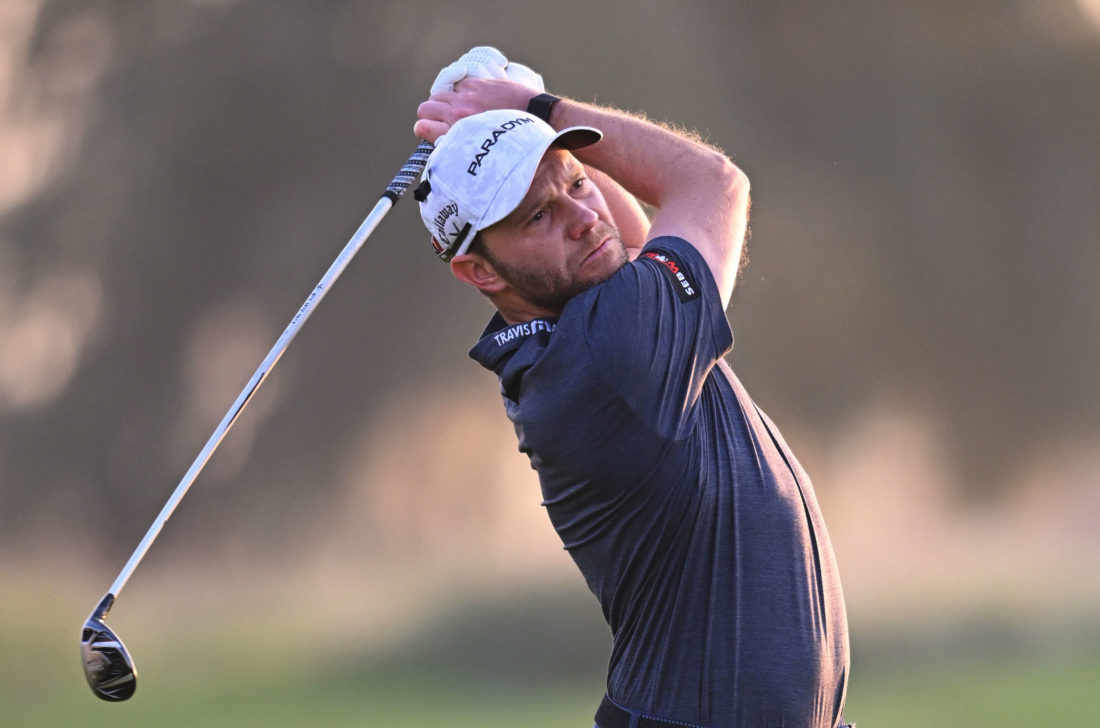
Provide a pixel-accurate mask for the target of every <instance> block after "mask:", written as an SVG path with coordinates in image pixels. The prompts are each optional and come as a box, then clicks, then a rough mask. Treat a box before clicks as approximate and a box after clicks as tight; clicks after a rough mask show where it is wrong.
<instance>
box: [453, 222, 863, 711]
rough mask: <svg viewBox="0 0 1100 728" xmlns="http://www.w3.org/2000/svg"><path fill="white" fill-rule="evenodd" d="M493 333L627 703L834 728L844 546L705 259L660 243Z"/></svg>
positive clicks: (681, 245) (485, 345)
mask: <svg viewBox="0 0 1100 728" xmlns="http://www.w3.org/2000/svg"><path fill="white" fill-rule="evenodd" d="M523 327H525V328H523ZM493 333H495V334H496V335H495V336H494V335H493ZM493 333H490V334H489V335H487V336H486V337H485V338H483V339H482V341H481V342H480V343H479V344H478V346H477V347H475V349H474V351H473V352H472V355H473V356H474V358H475V359H478V360H479V361H481V362H482V363H483V364H485V365H486V366H488V367H489V368H491V369H493V370H494V371H496V372H497V373H498V375H500V376H501V383H502V390H503V395H504V398H505V404H506V406H507V409H508V414H509V417H510V418H512V420H513V422H514V423H515V425H516V430H517V433H518V435H519V438H520V449H521V450H523V451H524V452H526V453H527V454H528V455H529V456H530V457H531V463H532V466H533V467H534V468H535V469H536V470H537V471H538V473H539V477H540V481H541V483H542V488H543V494H544V502H545V505H546V507H547V510H548V513H549V515H550V518H551V520H552V521H553V523H554V526H555V528H556V529H557V531H558V533H559V535H560V536H561V538H562V541H563V543H564V544H565V547H566V548H567V549H568V550H569V553H570V555H571V556H572V557H573V559H574V560H575V561H576V563H577V565H578V567H579V568H580V570H581V572H582V573H583V574H584V576H585V579H586V580H587V582H588V585H589V587H590V588H591V589H592V591H593V593H595V594H596V596H597V597H598V598H599V600H600V604H601V606H602V608H603V612H604V616H605V618H606V619H607V621H608V624H609V625H610V626H611V629H612V633H613V636H614V646H613V653H612V656H611V662H610V666H609V675H608V693H609V696H610V697H611V698H612V699H613V700H615V701H616V702H620V703H622V704H625V705H629V706H631V707H632V708H634V709H637V710H642V711H644V712H646V713H649V714H652V715H656V716H659V717H662V718H666V719H670V720H676V721H683V722H688V723H694V724H698V725H705V726H709V727H710V728H722V727H723V726H744V725H753V726H769V725H799V726H833V725H835V723H836V720H837V719H838V717H839V714H840V710H841V708H842V705H843V697H844V690H845V686H846V683H847V672H848V639H847V624H846V620H845V615H844V605H843V597H842V595H841V590H840V583H839V578H838V576H837V570H836V563H835V559H834V556H833V552H832V547H831V544H830V542H829V537H828V534H827V532H826V530H825V526H824V521H823V520H822V518H821V514H820V511H819V510H818V506H817V502H816V499H815V496H814V493H813V489H812V486H811V484H810V481H809V478H808V477H807V476H806V474H805V472H804V471H803V470H802V468H801V466H799V464H798V463H797V461H796V460H795V459H794V456H793V455H792V454H791V452H790V450H789V449H788V448H787V447H786V444H785V443H784V442H783V440H782V437H781V436H780V435H779V433H778V431H777V430H776V429H775V427H774V425H772V423H771V422H770V421H769V420H767V418H766V417H764V416H763V415H762V413H760V412H759V411H758V410H757V409H756V407H755V405H753V403H752V401H751V400H750V399H749V397H748V395H747V393H746V392H745V391H744V389H743V387H742V386H741V384H740V382H738V380H737V379H736V377H735V376H734V375H733V373H732V371H730V370H729V368H728V366H727V365H726V364H725V362H724V361H722V359H721V357H722V355H723V354H724V353H725V352H726V351H728V349H729V347H730V346H731V345H732V337H731V335H730V330H729V325H728V322H727V321H726V319H725V314H724V311H723V309H722V305H721V301H720V298H719V294H718V292H717V289H716V287H715V284H714V281H713V279H712V278H711V276H710V274H709V272H708V270H707V268H706V265H705V263H704V262H703V260H702V259H701V257H700V256H699V254H698V253H697V252H696V251H695V250H694V248H692V247H691V246H690V245H689V244H687V243H686V242H685V241H682V240H679V239H676V238H660V239H658V240H656V241H651V243H650V244H649V245H648V246H647V247H646V250H645V251H644V252H643V254H642V256H641V258H640V259H639V260H638V261H637V262H635V263H633V264H631V265H628V266H626V267H625V268H624V269H622V270H621V271H620V272H619V273H617V274H616V275H615V276H614V277H612V278H611V279H610V280H608V281H607V282H605V283H604V284H602V285H600V286H597V287H596V288H593V289H591V290H589V291H587V292H585V293H583V294H581V295H580V296H577V297H576V298H575V299H573V300H572V301H570V303H569V304H568V305H567V306H566V308H565V310H564V311H563V313H562V315H561V317H560V319H558V320H557V321H556V322H555V321H547V322H542V321H536V322H529V323H528V324H526V325H520V328H517V327H510V328H509V329H505V330H504V331H503V333H502V332H493Z"/></svg>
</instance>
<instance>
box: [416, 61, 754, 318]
mask: <svg viewBox="0 0 1100 728" xmlns="http://www.w3.org/2000/svg"><path fill="white" fill-rule="evenodd" d="M531 97H532V93H531V89H530V88H529V87H526V86H523V85H521V84H518V83H513V82H511V81H505V80H498V79H482V78H466V79H463V80H462V81H461V82H459V83H458V84H457V85H456V86H455V87H454V89H453V90H450V91H444V92H440V93H437V94H433V95H432V96H431V98H429V99H428V100H427V101H425V102H424V103H422V104H421V105H420V107H419V108H418V110H417V115H418V117H419V119H418V121H417V122H416V125H415V126H414V129H413V130H414V133H416V135H417V136H419V137H420V138H421V139H427V140H428V141H430V142H434V141H435V140H436V139H437V138H438V137H439V136H440V135H442V134H444V133H445V132H446V131H447V129H449V128H450V126H451V124H453V123H454V122H455V121H457V120H458V119H461V118H463V117H466V116H469V115H471V114H476V113H479V112H481V111H486V110H488V109H520V110H523V109H526V108H527V103H528V102H529V101H530V99H531ZM550 123H551V125H552V126H554V127H555V128H558V129H563V128H565V127H567V126H594V127H596V128H597V129H600V130H601V131H603V133H604V138H603V141H601V142H599V143H598V144H593V145H591V146H589V147H585V148H584V149H580V150H577V158H578V159H580V160H581V161H582V162H583V163H585V164H586V165H589V166H592V167H595V168H597V169H600V170H602V171H603V172H604V173H606V174H607V175H609V176H610V177H611V178H612V179H613V180H615V181H616V182H618V183H619V184H621V185H622V186H623V187H624V188H625V189H626V190H627V191H628V192H630V193H631V194H632V195H634V196H635V197H637V198H638V199H640V200H642V201H643V202H645V203H647V204H650V205H652V206H654V207H656V208H657V214H656V215H655V216H654V219H653V224H652V225H651V226H650V228H649V234H648V237H649V238H654V237H658V236H661V235H676V236H679V237H682V238H684V239H685V240H687V241H688V242H690V243H691V244H692V245H694V246H695V248H696V249H697V250H698V251H699V252H700V254H701V255H702V256H703V258H704V260H706V262H707V266H708V267H709V268H710V270H711V273H712V274H713V276H714V280H715V283H716V284H717V285H718V291H719V294H720V296H721V298H722V303H723V305H725V304H728V303H729V299H730V296H731V295H732V292H733V284H734V282H735V280H736V278H737V267H738V262H739V260H740V257H741V246H742V243H743V242H744V239H745V231H746V230H747V228H748V210H749V182H748V178H747V177H746V176H745V175H744V173H742V172H741V170H739V169H738V168H737V167H736V166H734V164H733V163H732V162H731V161H730V160H729V158H728V157H726V156H725V154H723V153H722V152H720V151H718V150H716V149H714V148H712V147H709V146H707V145H706V144H703V143H702V142H700V141H698V140H697V139H693V138H691V137H690V136H687V135H685V134H680V133H678V132H675V131H672V130H671V129H667V128H665V127H662V126H659V125H657V124H654V123H652V122H650V121H647V120H645V119H642V118H640V117H637V116H633V115H631V114H628V113H626V112H622V111H617V110H613V109H606V108H601V107H598V106H593V105H590V104H585V103H582V102H579V101H573V100H570V99H562V100H561V101H559V102H558V103H556V104H554V106H553V109H552V111H551V114H550Z"/></svg>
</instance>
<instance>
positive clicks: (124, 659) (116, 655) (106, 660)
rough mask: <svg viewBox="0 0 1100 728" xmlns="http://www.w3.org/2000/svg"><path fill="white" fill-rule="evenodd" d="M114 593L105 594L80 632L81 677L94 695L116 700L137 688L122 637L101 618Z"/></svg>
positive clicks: (131, 663)
mask: <svg viewBox="0 0 1100 728" xmlns="http://www.w3.org/2000/svg"><path fill="white" fill-rule="evenodd" d="M114 603H115V595H114V594H107V596H105V597H103V600H102V601H100V603H99V606H97V607H96V608H95V611H93V612H92V614H91V616H89V617H88V620H87V621H86V622H84V629H83V630H82V631H81V634H80V656H81V657H82V658H83V660H84V677H86V678H88V686H89V687H91V689H92V692H93V693H95V694H96V696H97V697H99V698H102V699H103V700H109V701H112V702H118V701H121V700H126V699H128V698H129V697H130V696H131V695H133V694H134V690H135V689H136V688H137V670H136V669H135V668H134V661H133V660H132V659H131V658H130V653H129V652H127V651H126V646H125V645H123V644H122V640H120V639H119V638H118V635H116V634H115V633H114V631H112V630H111V628H110V627H108V626H107V625H106V624H105V623H104V622H103V618H104V617H106V616H107V612H109V611H111V605H112V604H114Z"/></svg>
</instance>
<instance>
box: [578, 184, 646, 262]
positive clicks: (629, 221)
mask: <svg viewBox="0 0 1100 728" xmlns="http://www.w3.org/2000/svg"><path fill="white" fill-rule="evenodd" d="M584 171H585V174H587V175H588V179H590V180H592V182H593V183H594V184H595V185H596V187H598V188H599V189H600V193H601V194H602V195H603V198H604V200H605V201H606V202H607V209H608V210H610V211H611V217H612V218H613V219H614V220H615V227H616V228H617V229H618V231H619V237H620V238H621V239H622V241H623V246H624V247H625V248H626V252H627V253H628V254H629V255H630V259H631V260H634V259H635V258H637V257H638V254H639V253H641V252H642V248H643V247H645V244H646V241H647V240H648V239H649V225H650V221H649V216H648V215H646V212H645V210H644V209H643V208H642V206H641V204H639V203H638V198H636V197H635V196H634V195H632V194H630V193H629V192H627V191H626V190H625V189H623V186H622V185H620V184H619V183H618V182H616V181H615V180H613V179H611V177H609V176H607V175H606V174H604V173H603V172H601V171H600V170H598V169H596V168H595V167H593V166H591V165H585V167H584Z"/></svg>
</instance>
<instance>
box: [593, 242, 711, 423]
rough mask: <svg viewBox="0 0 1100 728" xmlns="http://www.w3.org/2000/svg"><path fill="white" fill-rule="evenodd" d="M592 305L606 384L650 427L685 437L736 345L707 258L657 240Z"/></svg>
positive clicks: (595, 349)
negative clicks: (717, 368)
mask: <svg viewBox="0 0 1100 728" xmlns="http://www.w3.org/2000/svg"><path fill="white" fill-rule="evenodd" d="M588 303H589V310H588V311H587V312H586V317H585V327H584V336H585V343H586V344H587V346H588V348H589V353H590V356H591V357H592V360H593V362H595V364H596V368H597V371H598V372H599V374H600V376H601V377H602V378H603V379H604V380H605V383H606V384H607V385H608V386H609V387H611V388H612V389H613V390H615V391H616V393H617V394H618V395H619V396H620V397H621V398H622V399H623V400H624V401H625V402H626V403H627V405H628V406H629V407H630V408H631V409H632V410H633V411H634V413H635V414H636V415H637V416H638V417H640V418H641V419H642V420H643V421H644V422H645V423H646V424H647V425H648V426H649V427H651V428H653V429H654V430H655V431H657V432H658V433H660V434H662V435H663V436H665V437H669V438H674V439H681V438H682V437H684V436H685V435H686V434H687V432H689V431H690V429H691V427H692V425H693V422H694V414H693V413H694V411H695V404H696V402H697V401H698V398H699V394H700V392H701V390H702V386H703V381H704V380H705V379H706V377H707V374H709V373H710V370H711V368H712V367H713V366H714V365H715V363H716V362H717V361H718V360H719V359H720V358H721V357H722V356H723V355H725V353H726V352H728V351H729V350H730V348H731V347H732V345H733V333H732V331H731V330H730V326H729V322H728V321H727V320H726V315H725V310H724V308H723V306H722V303H721V298H720V296H719V293H718V289H717V286H716V285H715V283H714V278H713V276H712V275H711V273H710V269H709V268H708V267H707V265H706V262H705V261H704V260H703V258H702V256H701V255H700V254H699V253H698V251H696V250H695V248H694V247H693V246H692V245H691V244H690V243H688V242H687V241H685V240H683V239H681V238H675V237H661V238H655V239H654V240H651V241H650V242H649V243H648V244H647V245H646V247H645V248H644V249H643V250H642V252H641V254H640V255H639V256H638V258H637V260H635V261H633V262H632V263H629V264H628V265H626V266H624V267H623V268H622V269H621V270H620V271H619V272H618V273H616V274H615V275H614V276H613V277H612V278H610V279H609V280H608V281H606V282H605V283H604V284H603V285H602V286H599V288H598V290H597V293H596V295H594V296H593V297H592V298H591V299H590V300H589V302H588Z"/></svg>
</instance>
